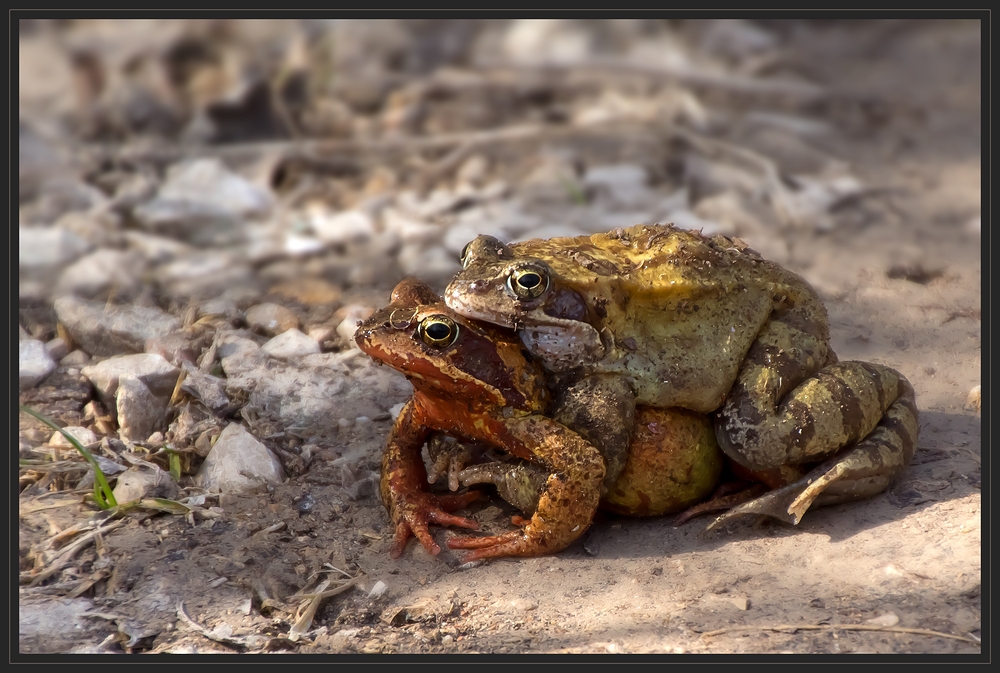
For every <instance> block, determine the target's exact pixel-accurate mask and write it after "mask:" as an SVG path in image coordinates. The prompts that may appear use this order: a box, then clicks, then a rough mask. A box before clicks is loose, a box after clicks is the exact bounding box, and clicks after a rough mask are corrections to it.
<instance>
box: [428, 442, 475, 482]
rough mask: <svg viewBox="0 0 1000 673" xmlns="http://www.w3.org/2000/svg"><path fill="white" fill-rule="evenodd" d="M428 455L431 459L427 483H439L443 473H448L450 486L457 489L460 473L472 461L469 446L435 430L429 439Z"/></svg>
mask: <svg viewBox="0 0 1000 673" xmlns="http://www.w3.org/2000/svg"><path fill="white" fill-rule="evenodd" d="M427 455H428V456H429V457H430V461H431V467H430V469H429V470H428V471H427V483H428V484H434V483H437V480H438V479H440V478H441V476H442V475H447V477H448V488H449V489H450V490H452V491H457V490H458V488H459V485H460V480H459V474H460V473H461V472H462V470H463V469H465V466H466V465H468V464H469V463H470V462H472V453H471V452H470V451H469V447H468V446H466V444H465V443H463V442H459V441H456V440H455V438H454V437H450V436H448V435H446V434H444V433H443V432H435V433H433V434H432V435H431V437H430V439H428V440H427Z"/></svg>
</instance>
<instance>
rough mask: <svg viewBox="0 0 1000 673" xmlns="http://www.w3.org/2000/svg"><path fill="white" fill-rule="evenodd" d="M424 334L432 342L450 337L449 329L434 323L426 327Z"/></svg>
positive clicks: (440, 323) (439, 323) (441, 323)
mask: <svg viewBox="0 0 1000 673" xmlns="http://www.w3.org/2000/svg"><path fill="white" fill-rule="evenodd" d="M424 332H426V334H427V336H429V337H430V338H431V339H434V341H442V340H444V339H447V338H448V336H449V335H451V328H450V327H448V325H445V324H444V323H443V322H435V323H431V324H430V325H428V326H427V328H426V329H425V330H424Z"/></svg>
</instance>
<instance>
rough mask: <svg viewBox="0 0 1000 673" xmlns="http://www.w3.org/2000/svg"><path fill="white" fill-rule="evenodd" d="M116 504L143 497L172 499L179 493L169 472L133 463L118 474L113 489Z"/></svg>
mask: <svg viewBox="0 0 1000 673" xmlns="http://www.w3.org/2000/svg"><path fill="white" fill-rule="evenodd" d="M113 493H114V495H115V500H117V501H118V504H119V505H121V504H124V503H126V502H132V501H134V500H142V499H143V498H166V499H168V500H174V499H176V498H177V496H178V494H179V493H180V489H179V488H178V487H177V483H176V482H174V480H173V477H171V476H170V473H168V472H165V471H164V470H161V469H160V468H158V467H156V466H155V465H154V466H146V465H141V466H140V465H135V466H132V467H130V468H129V469H127V470H126V471H124V472H122V473H121V474H119V475H118V481H117V482H116V483H115V488H114V491H113Z"/></svg>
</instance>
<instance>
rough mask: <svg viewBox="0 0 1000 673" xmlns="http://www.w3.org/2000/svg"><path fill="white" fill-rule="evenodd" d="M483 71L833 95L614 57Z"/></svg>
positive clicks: (498, 65)
mask: <svg viewBox="0 0 1000 673" xmlns="http://www.w3.org/2000/svg"><path fill="white" fill-rule="evenodd" d="M481 65H482V66H483V68H484V69H493V70H500V71H503V70H506V71H516V72H519V73H530V72H535V73H540V74H550V75H553V76H556V77H557V78H558V79H560V80H563V81H565V80H566V79H567V78H568V77H569V76H570V75H572V76H573V77H577V78H587V79H594V78H598V77H599V78H601V79H602V80H603V79H605V78H606V77H607V76H608V75H609V74H610V75H615V76H619V75H639V76H642V77H646V78H651V79H657V80H660V81H666V82H677V83H679V84H683V85H687V86H690V87H692V88H702V89H717V90H720V91H726V92H728V93H734V94H743V95H752V96H787V97H789V98H797V99H799V100H801V101H803V102H810V101H815V100H819V99H821V98H824V97H827V96H829V95H830V92H829V91H828V90H827V89H825V88H823V87H820V86H817V85H815V84H809V83H808V82H797V81H794V80H781V79H765V78H760V77H743V76H740V75H728V74H718V73H710V72H705V71H698V70H695V69H693V68H679V67H671V66H662V65H657V66H651V65H644V64H641V63H633V62H630V61H624V60H621V59H614V58H592V59H588V60H586V61H583V62H580V63H574V64H573V65H560V64H550V65H530V66H527V65H518V64H512V63H503V62H499V61H493V62H486V63H482V64H481Z"/></svg>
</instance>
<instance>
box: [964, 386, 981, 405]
mask: <svg viewBox="0 0 1000 673" xmlns="http://www.w3.org/2000/svg"><path fill="white" fill-rule="evenodd" d="M965 406H966V408H967V409H974V410H975V411H977V412H978V411H980V410H981V409H982V407H983V387H982V385H978V386H976V387H975V388H973V389H972V390H970V391H969V396H968V397H967V398H966V400H965Z"/></svg>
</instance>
